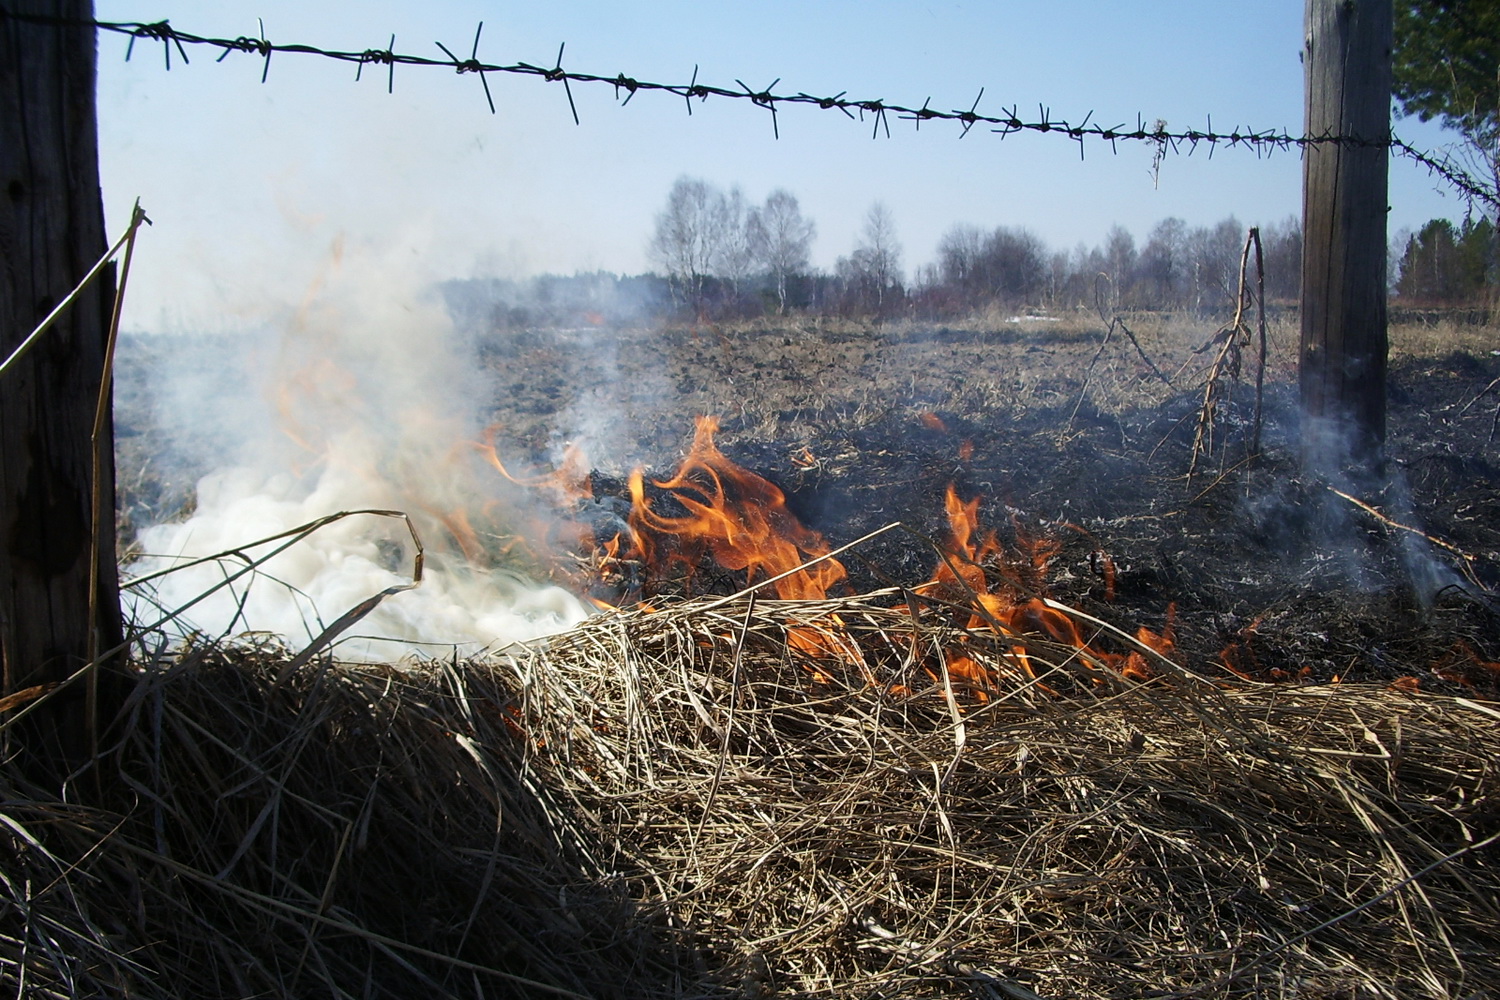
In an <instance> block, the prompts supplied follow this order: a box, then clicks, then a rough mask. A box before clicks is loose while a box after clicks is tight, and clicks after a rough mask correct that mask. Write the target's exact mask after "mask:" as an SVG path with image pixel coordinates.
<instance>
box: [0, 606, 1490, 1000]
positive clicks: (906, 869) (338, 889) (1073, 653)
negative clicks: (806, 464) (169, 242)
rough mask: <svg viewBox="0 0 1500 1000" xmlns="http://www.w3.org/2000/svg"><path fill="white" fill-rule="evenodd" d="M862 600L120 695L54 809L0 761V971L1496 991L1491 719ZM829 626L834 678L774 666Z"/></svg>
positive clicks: (554, 988)
mask: <svg viewBox="0 0 1500 1000" xmlns="http://www.w3.org/2000/svg"><path fill="white" fill-rule="evenodd" d="M875 596H876V597H877V598H878V599H871V598H844V599H837V600H826V601H816V602H812V601H770V600H759V601H757V600H755V599H754V597H751V598H740V599H734V600H725V599H700V600H695V601H689V602H682V603H672V604H667V605H664V606H661V607H659V608H658V609H657V610H655V611H651V612H647V611H644V610H634V611H623V612H611V613H608V614H604V615H600V616H597V617H595V618H593V619H591V620H589V621H588V622H586V623H585V624H584V625H582V626H581V627H579V628H577V629H575V630H574V631H572V632H569V633H567V634H565V635H563V636H560V637H558V638H556V639H555V640H553V641H552V642H550V643H549V644H547V645H546V646H538V647H535V648H529V649H519V650H515V651H513V652H512V653H511V654H510V655H507V656H504V657H499V658H495V659H492V660H489V661H484V662H472V663H443V662H430V663H427V664H424V665H419V666H416V667H413V668H410V669H406V670H394V669H390V668H386V667H380V666H351V665H342V664H333V663H330V662H326V661H324V662H315V663H312V664H309V665H307V666H304V667H302V668H300V669H298V670H296V671H293V672H291V673H290V674H289V675H288V676H286V677H285V678H281V676H280V675H281V674H282V673H283V671H284V668H285V666H286V665H287V663H288V662H289V656H288V655H287V654H285V653H283V652H282V651H280V650H278V649H276V648H269V647H262V648H259V649H245V648H241V649H227V648H222V647H217V646H203V647H197V648H191V649H188V650H186V651H184V652H182V653H181V654H180V655H179V656H177V657H176V658H174V659H172V660H170V661H167V660H163V661H160V662H154V663H150V664H146V665H143V666H141V667H140V668H139V669H138V670H137V672H136V673H135V687H134V690H133V692H132V693H131V695H130V697H129V699H128V702H127V705H126V710H125V712H124V713H123V714H122V715H121V716H120V718H119V719H117V720H116V721H115V723H114V724H113V725H112V726H111V727H110V728H109V729H108V730H107V732H106V734H105V738H104V741H103V753H102V756H101V758H100V760H99V762H98V764H97V766H96V767H95V768H94V769H93V770H91V771H88V772H85V773H83V774H81V775H79V776H77V778H75V780H74V781H73V782H72V783H71V785H70V791H69V794H68V795H67V796H66V797H65V800H58V799H55V798H53V797H49V796H46V795H43V794H41V793H40V792H38V791H37V790H35V789H34V788H32V787H30V786H29V785H27V784H26V783H25V781H24V779H23V778H22V776H21V775H20V773H19V771H18V770H17V768H16V766H15V763H14V762H13V761H12V762H10V763H7V764H6V765H4V768H3V770H0V780H3V781H4V783H5V787H4V797H5V800H4V805H3V807H0V824H3V827H4V829H3V830H0V850H3V851H4V854H5V860H4V863H3V866H0V870H3V873H4V879H3V883H0V885H3V891H4V894H5V907H6V911H7V915H6V917H5V918H4V922H3V924H0V927H3V930H0V968H3V970H4V975H5V978H6V980H7V982H8V985H9V986H10V987H11V988H14V989H16V990H17V991H18V993H19V994H21V995H29V996H80V995H124V994H130V995H135V996H142V997H183V996H259V995H276V996H296V995H309V994H314V993H317V994H327V995H332V996H358V997H365V996H368V997H380V996H410V995H414V994H418V993H421V994H422V995H429V996H464V997H468V996H494V995H524V996H558V995H562V996H567V995H580V996H639V997H692V996H724V997H731V996H740V997H752V996H773V995H780V996H829V997H849V996H867V997H874V996H898V995H899V996H953V995H956V994H957V995H975V996H981V997H995V996H1000V997H1011V998H1016V997H1029V996H1086V997H1120V998H1125V997H1140V996H1183V997H1186V996H1203V997H1208V996H1213V997H1223V996H1257V997H1260V996H1278V997H1300V998H1308V997H1335V996H1337V997H1349V996H1355V997H1398V996H1400V997H1411V996H1423V997H1439V996H1476V997H1479V996H1486V995H1488V994H1487V993H1486V992H1485V991H1487V990H1490V989H1492V987H1493V984H1494V983H1495V982H1497V981H1500V961H1497V958H1496V956H1497V954H1500V949H1497V947H1496V944H1497V935H1496V932H1495V927H1496V926H1497V925H1500V870H1497V867H1496V849H1495V848H1494V846H1493V844H1494V840H1495V838H1496V836H1497V835H1500V800H1497V798H1496V792H1495V767H1496V761H1497V760H1500V729H1497V727H1496V722H1497V720H1500V716H1497V712H1496V709H1495V707H1494V706H1493V705H1489V704H1485V703H1481V702H1477V701H1469V700H1463V699H1456V698H1452V697H1445V696H1438V695H1432V694H1425V693H1420V692H1417V693H1412V692H1406V691H1401V690H1396V689H1392V688H1387V687H1381V686H1373V685H1358V686H1356V685H1335V686H1321V687H1273V686H1257V685H1248V684H1240V685H1237V686H1235V687H1233V688H1226V687H1224V686H1221V685H1217V684H1211V683H1209V682H1206V681H1204V680H1201V679H1199V678H1198V677H1196V676H1195V675H1194V674H1192V673H1190V672H1188V671H1185V670H1183V669H1181V668H1173V667H1170V666H1169V665H1168V664H1167V663H1166V662H1165V661H1161V662H1160V664H1159V665H1160V666H1161V669H1160V671H1159V673H1158V676H1157V677H1156V679H1153V680H1151V681H1148V682H1144V683H1137V682H1132V681H1129V680H1126V679H1124V678H1122V677H1120V676H1119V675H1118V674H1116V673H1114V672H1112V671H1109V670H1106V669H1101V668H1100V667H1099V666H1098V665H1096V664H1089V663H1086V662H1084V661H1083V659H1081V658H1080V656H1079V655H1078V652H1077V650H1072V649H1066V648H1063V647H1061V646H1058V645H1057V644H1055V643H1047V642H1044V641H1041V640H1033V641H1031V642H1029V643H1028V649H1027V652H1028V655H1029V663H1030V665H1031V669H1032V672H1033V673H1034V675H1035V676H1026V675H1025V674H1024V673H1021V672H1018V671H1017V670H1016V669H1014V663H1015V658H1014V644H1015V640H1014V638H1013V637H1009V636H1007V635H1004V634H1002V633H1000V632H997V631H996V630H993V629H984V628H968V627H966V626H965V625H964V624H963V623H962V622H959V623H955V620H954V616H953V615H951V614H943V613H940V612H941V608H936V609H934V607H933V606H932V605H930V604H929V605H924V609H923V610H922V611H920V612H918V613H916V614H914V613H913V611H912V608H911V607H910V606H906V605H902V606H898V607H891V606H888V604H889V602H890V599H891V598H892V597H893V596H894V595H890V594H887V595H884V596H881V595H875ZM1072 617H1073V620H1074V622H1075V625H1076V627H1077V628H1079V629H1080V630H1082V631H1085V632H1087V633H1089V634H1090V637H1091V638H1092V637H1093V633H1094V632H1097V631H1098V626H1097V625H1094V624H1092V623H1091V622H1090V621H1089V620H1088V619H1087V618H1085V617H1082V616H1077V615H1073V616H1072ZM832 623H837V625H836V627H837V629H838V630H839V632H840V633H841V634H842V635H844V636H846V637H847V639H848V641H849V643H851V644H852V646H853V647H855V648H857V649H858V650H859V651H860V654H861V656H860V657H859V659H858V660H857V662H856V661H855V660H854V659H853V658H847V657H846V658H839V657H835V656H830V655H828V654H827V652H826V651H818V652H809V651H805V650H802V649H799V648H798V646H797V644H794V643H790V642H789V641H788V637H789V636H790V635H792V634H795V633H796V632H798V631H799V630H807V629H814V630H816V629H827V628H830V627H832ZM960 646H961V647H962V649H963V650H964V655H965V656H966V657H968V658H969V659H970V660H972V661H973V662H975V663H976V664H979V665H981V666H983V667H985V668H986V670H987V671H988V672H989V676H990V678H991V682H990V688H989V690H988V700H982V699H980V698H979V697H978V696H977V695H978V692H977V690H976V689H975V688H974V686H973V685H972V684H971V683H970V682H969V681H967V680H966V679H965V678H964V677H963V676H961V675H959V674H957V673H956V672H954V671H951V670H949V669H948V663H949V659H950V658H949V655H948V652H947V651H948V650H952V649H954V648H958V647H960ZM95 788H99V789H101V790H100V791H93V789H95Z"/></svg>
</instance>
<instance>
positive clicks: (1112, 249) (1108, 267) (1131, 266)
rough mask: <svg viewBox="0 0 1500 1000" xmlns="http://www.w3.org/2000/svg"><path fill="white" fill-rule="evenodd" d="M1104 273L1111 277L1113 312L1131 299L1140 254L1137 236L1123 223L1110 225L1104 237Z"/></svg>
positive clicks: (1110, 309) (1111, 304)
mask: <svg viewBox="0 0 1500 1000" xmlns="http://www.w3.org/2000/svg"><path fill="white" fill-rule="evenodd" d="M1103 256H1104V267H1103V273H1104V274H1105V275H1107V276H1108V278H1109V289H1110V290H1109V301H1108V307H1109V311H1110V312H1111V313H1113V312H1116V311H1117V310H1119V309H1121V308H1122V307H1124V306H1125V305H1126V304H1127V303H1129V302H1130V301H1131V295H1130V293H1131V289H1132V288H1133V287H1134V286H1135V275H1136V266H1137V263H1138V261H1139V259H1140V255H1139V254H1138V253H1136V249H1135V237H1134V236H1132V235H1130V230H1128V229H1126V228H1125V227H1124V226H1121V225H1114V226H1111V227H1110V230H1109V232H1108V233H1107V234H1106V235H1105V237H1104V254H1103Z"/></svg>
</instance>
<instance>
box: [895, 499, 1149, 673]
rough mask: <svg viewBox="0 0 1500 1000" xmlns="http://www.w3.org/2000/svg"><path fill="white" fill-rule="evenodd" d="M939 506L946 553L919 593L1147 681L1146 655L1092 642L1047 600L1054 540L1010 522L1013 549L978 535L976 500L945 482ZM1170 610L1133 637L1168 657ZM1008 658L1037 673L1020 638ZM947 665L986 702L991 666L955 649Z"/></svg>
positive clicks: (975, 625) (1009, 632)
mask: <svg viewBox="0 0 1500 1000" xmlns="http://www.w3.org/2000/svg"><path fill="white" fill-rule="evenodd" d="M944 506H945V507H946V508H947V512H948V530H949V537H948V545H947V546H946V547H945V556H944V558H943V559H942V560H941V561H940V562H939V563H938V567H937V569H936V570H935V571H934V573H933V576H932V579H931V580H930V581H929V582H928V583H926V584H923V585H922V586H921V587H918V588H917V592H918V593H920V594H924V595H928V596H932V597H936V598H939V599H941V600H944V601H949V602H952V603H959V604H966V605H967V606H968V607H969V608H970V609H971V614H970V617H969V622H968V628H969V629H971V630H978V629H986V628H987V629H990V630H992V631H995V632H998V633H1000V634H1001V635H1004V636H1007V637H1014V638H1016V639H1023V638H1024V637H1027V636H1035V637H1037V638H1038V639H1040V640H1043V641H1045V642H1050V643H1055V644H1057V645H1060V646H1064V647H1067V648H1070V649H1075V650H1078V651H1079V652H1080V653H1082V654H1085V655H1084V656H1083V662H1084V663H1085V664H1088V665H1101V666H1105V667H1108V668H1111V669H1113V670H1115V671H1117V672H1119V674H1120V675H1121V676H1123V677H1126V678H1129V679H1131V680H1137V681H1144V680H1149V679H1150V678H1151V677H1153V676H1154V675H1155V672H1154V671H1153V670H1152V668H1151V665H1150V663H1149V662H1148V657H1147V655H1146V654H1145V653H1143V652H1141V651H1140V650H1139V649H1132V650H1130V651H1129V652H1126V653H1116V652H1110V651H1108V650H1103V649H1100V648H1098V647H1097V645H1095V644H1094V643H1093V642H1091V641H1090V640H1088V639H1085V638H1084V636H1083V633H1082V632H1081V631H1080V630H1079V626H1078V623H1077V622H1076V621H1075V620H1074V619H1073V617H1071V616H1070V615H1068V614H1067V613H1065V612H1064V611H1061V610H1059V609H1058V608H1057V607H1056V606H1054V605H1052V604H1050V603H1048V601H1047V600H1046V584H1047V570H1048V566H1049V564H1050V563H1051V560H1052V559H1053V557H1055V556H1056V555H1057V553H1058V552H1059V551H1060V550H1061V544H1060V543H1059V542H1057V541H1056V540H1054V539H1050V538H1046V537H1044V536H1032V535H1029V534H1028V533H1026V532H1025V531H1023V530H1022V529H1021V526H1020V525H1019V524H1016V525H1015V532H1016V546H1015V549H1014V550H1013V551H1007V550H1006V549H1005V548H1004V546H1002V545H1001V544H1000V542H999V540H998V539H997V538H996V536H995V533H994V532H993V531H989V532H983V533H981V528H980V525H979V499H978V498H975V499H973V500H967V501H965V500H961V499H959V496H958V492H957V490H956V489H955V488H954V487H953V486H952V485H951V484H950V485H949V487H948V490H947V493H946V495H945V498H944ZM1105 558H1106V559H1107V557H1105ZM1106 566H1107V570H1106V574H1105V575H1106V582H1107V590H1108V591H1111V592H1112V591H1113V586H1112V584H1113V580H1112V577H1113V568H1114V567H1113V564H1112V563H1106ZM987 567H989V568H992V569H994V571H995V575H997V576H998V577H999V579H1000V584H999V586H998V587H997V588H995V589H992V588H991V586H990V583H989V578H990V573H988V572H987ZM1110 596H1113V595H1112V593H1111V594H1110ZM1175 613H1176V609H1175V607H1169V608H1168V609H1167V621H1166V625H1165V626H1164V627H1163V629H1162V631H1161V632H1160V633H1157V632H1153V631H1152V630H1151V629H1148V628H1144V627H1143V628H1140V629H1138V630H1137V632H1136V636H1135V638H1136V641H1137V642H1139V643H1140V644H1141V645H1142V646H1144V647H1145V648H1146V649H1149V650H1151V651H1152V652H1155V653H1159V654H1161V655H1162V656H1164V657H1167V658H1169V659H1170V658H1171V657H1172V656H1173V655H1174V654H1175V652H1176V637H1175V631H1174V618H1175ZM1006 663H1007V665H1008V666H1009V667H1011V668H1012V669H1013V670H1014V671H1015V672H1016V673H1017V674H1019V675H1020V676H1022V677H1024V678H1027V679H1035V677H1036V672H1035V670H1034V669H1033V667H1032V664H1031V655H1030V653H1029V651H1028V650H1027V647H1026V644H1025V642H1016V643H1015V644H1013V645H1012V647H1011V650H1010V653H1009V654H1008V655H1007V657H1006ZM947 665H948V673H949V676H950V677H951V678H955V679H960V680H962V681H965V682H967V683H968V684H969V685H971V687H972V691H973V694H974V696H975V698H976V699H977V700H979V701H981V702H983V701H987V700H988V698H989V695H988V693H987V691H986V689H990V688H993V687H994V686H995V683H996V681H997V678H996V677H995V676H994V675H993V674H992V672H991V671H989V670H987V669H986V668H985V667H984V666H982V665H981V664H979V663H977V662H976V661H975V660H974V659H972V658H971V657H969V656H967V655H964V654H963V653H960V652H957V651H954V652H951V653H949V654H948V655H947ZM929 672H930V671H929Z"/></svg>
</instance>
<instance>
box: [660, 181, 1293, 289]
mask: <svg viewBox="0 0 1500 1000" xmlns="http://www.w3.org/2000/svg"><path fill="white" fill-rule="evenodd" d="M816 233H817V228H816V225H815V224H814V222H813V221H812V220H811V219H809V218H807V217H805V216H804V215H803V214H802V211H801V207H800V205H799V204H798V202H797V199H796V197H795V196H794V195H792V194H790V193H789V192H787V191H784V190H777V191H774V192H772V193H771V194H770V196H769V197H767V199H766V201H765V203H764V204H761V205H751V204H749V203H748V202H747V201H746V200H745V198H744V196H743V194H742V193H741V192H740V190H739V189H738V188H732V189H730V190H729V191H727V192H726V191H723V190H721V189H719V188H717V187H715V186H714V185H712V184H709V183H708V182H706V181H703V180H698V179H694V178H688V177H683V178H679V179H678V181H677V182H676V183H675V184H674V185H673V186H672V190H671V192H670V193H669V194H668V197H667V204H666V206H665V207H664V208H663V209H662V211H661V212H660V213H659V214H658V215H657V217H656V225H655V229H654V231H653V233H652V237H651V240H650V243H649V246H648V252H649V257H650V260H651V262H652V263H653V265H655V266H656V267H657V268H659V269H660V271H661V272H662V274H663V275H664V276H665V278H666V280H667V282H668V284H669V287H670V289H671V292H672V298H673V300H674V301H675V302H676V303H677V304H678V306H679V307H680V308H683V309H687V310H690V311H692V312H694V313H696V314H698V315H702V316H716V317H721V316H732V315H751V314H760V313H764V312H776V313H784V312H786V311H787V310H788V309H796V310H805V311H814V312H822V313H831V314H842V315H852V316H896V315H907V316H919V317H923V318H945V317H952V316H958V315H963V314H968V313H972V312H975V311H978V310H983V309H989V308H1002V309H1026V308H1039V309H1048V310H1060V309H1075V308H1085V309H1103V310H1106V311H1109V312H1115V311H1120V310H1144V309H1152V310H1191V311H1196V312H1205V313H1206V312H1213V311H1221V310H1223V309H1224V308H1225V307H1226V303H1229V302H1232V301H1233V296H1234V292H1235V289H1236V288H1237V286H1238V280H1239V265H1240V257H1241V253H1242V251H1243V248H1244V243H1245V237H1246V228H1245V227H1244V226H1243V225H1241V224H1240V222H1239V221H1238V220H1236V219H1234V218H1233V217H1231V218H1228V219H1225V220H1223V221H1222V222H1219V223H1217V224H1216V225H1213V226H1205V227H1196V228H1195V227H1191V226H1189V225H1188V224H1187V223H1186V222H1184V221H1183V220H1181V219H1177V218H1169V219H1165V220H1163V221H1162V222H1160V223H1158V224H1157V225H1156V227H1155V228H1154V229H1152V231H1151V232H1150V234H1149V235H1148V236H1147V238H1146V242H1145V244H1144V245H1141V246H1139V247H1138V246H1137V245H1136V241H1135V237H1134V236H1132V235H1131V233H1130V232H1129V231H1128V230H1126V229H1125V228H1123V227H1121V226H1115V227H1114V228H1113V229H1111V230H1110V232H1109V233H1108V235H1107V236H1106V237H1105V241H1104V243H1103V245H1101V246H1097V247H1092V248H1090V247H1087V246H1083V245H1080V246H1078V247H1077V248H1076V249H1074V250H1072V251H1057V250H1053V249H1051V248H1049V247H1048V246H1047V244H1046V243H1044V242H1043V241H1042V239H1041V238H1040V237H1038V236H1036V235H1035V234H1034V233H1032V232H1030V231H1028V230H1026V229H1022V228H1018V227H1010V226H999V227H997V228H995V229H991V230H986V229H982V228H980V227H978V226H973V225H967V224H961V225H956V226H954V227H953V228H952V229H950V230H949V231H948V232H947V233H946V234H945V235H944V236H943V238H942V240H941V242H940V243H939V245H938V254H937V260H936V261H934V262H933V263H931V264H927V265H922V266H918V267H917V268H915V270H914V271H913V273H912V275H911V279H910V281H908V278H907V274H906V272H905V270H904V268H903V266H902V256H903V252H902V246H901V241H900V238H899V236H898V234H897V231H896V224H895V219H894V217H893V216H892V214H891V212H890V210H889V209H888V208H887V207H886V206H885V205H884V204H882V203H879V202H877V203H875V204H874V205H871V206H870V208H869V210H868V212H867V213H866V214H865V219H864V225H863V227H862V229H861V231H860V233H859V236H858V237H857V239H856V241H855V245H854V247H853V248H852V249H851V250H850V252H849V253H848V254H847V255H845V256H841V257H839V258H838V259H837V262H836V263H835V265H834V268H833V271H832V273H821V272H819V271H817V270H815V269H814V268H813V267H812V265H811V256H812V241H813V239H814V237H815V235H816ZM1261 242H1262V246H1263V248H1264V256H1263V259H1264V264H1265V280H1266V294H1267V297H1268V298H1270V299H1271V300H1273V301H1283V302H1292V301H1294V300H1295V299H1296V298H1297V292H1298V285H1299V281H1300V273H1301V266H1302V261H1301V254H1302V230H1301V226H1300V224H1299V223H1298V222H1297V220H1296V219H1287V220H1286V221H1284V222H1281V223H1277V224H1271V225H1268V226H1262V227H1261Z"/></svg>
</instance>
